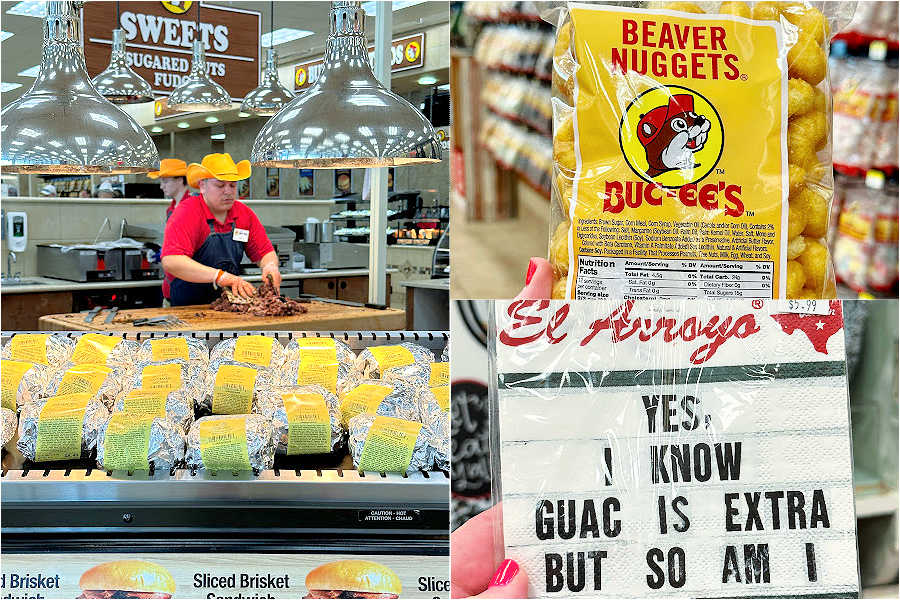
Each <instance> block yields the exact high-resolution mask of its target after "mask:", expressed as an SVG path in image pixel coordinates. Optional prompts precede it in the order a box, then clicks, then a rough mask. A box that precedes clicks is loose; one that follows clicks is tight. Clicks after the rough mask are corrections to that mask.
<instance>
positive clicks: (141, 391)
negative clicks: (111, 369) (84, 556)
mask: <svg viewBox="0 0 900 600" xmlns="http://www.w3.org/2000/svg"><path fill="white" fill-rule="evenodd" d="M167 395H168V392H165V391H161V390H152V389H146V388H135V389H133V390H131V391H129V392H128V393H127V394H125V397H124V398H123V399H122V412H127V413H135V414H145V415H150V416H153V417H160V418H162V417H165V416H166V396H167Z"/></svg>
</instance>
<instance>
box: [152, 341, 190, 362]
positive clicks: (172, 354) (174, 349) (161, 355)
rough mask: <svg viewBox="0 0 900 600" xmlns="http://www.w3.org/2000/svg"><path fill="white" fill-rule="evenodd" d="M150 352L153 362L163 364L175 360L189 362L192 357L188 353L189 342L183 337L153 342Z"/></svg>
mask: <svg viewBox="0 0 900 600" xmlns="http://www.w3.org/2000/svg"><path fill="white" fill-rule="evenodd" d="M150 352H151V354H152V357H153V362H162V361H164V360H172V359H175V358H180V359H181V360H188V359H190V357H191V355H190V352H189V351H188V344H187V340H186V339H185V338H184V337H182V336H178V337H170V338H163V339H161V340H151V341H150Z"/></svg>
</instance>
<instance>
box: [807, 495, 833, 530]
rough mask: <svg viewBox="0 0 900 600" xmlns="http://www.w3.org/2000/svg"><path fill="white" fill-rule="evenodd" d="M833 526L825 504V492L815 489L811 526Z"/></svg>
mask: <svg viewBox="0 0 900 600" xmlns="http://www.w3.org/2000/svg"><path fill="white" fill-rule="evenodd" d="M819 526H822V527H825V528H826V529H827V528H828V527H831V523H829V522H828V507H827V506H825V494H824V493H823V492H822V490H813V499H812V514H811V515H810V517H809V527H810V529H815V528H816V527H819Z"/></svg>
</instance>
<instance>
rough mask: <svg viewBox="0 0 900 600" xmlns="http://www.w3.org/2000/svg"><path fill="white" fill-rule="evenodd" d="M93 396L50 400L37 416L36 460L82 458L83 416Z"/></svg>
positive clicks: (70, 395)
mask: <svg viewBox="0 0 900 600" xmlns="http://www.w3.org/2000/svg"><path fill="white" fill-rule="evenodd" d="M90 400H91V395H90V394H83V393H82V394H66V395H60V396H54V397H52V398H48V399H47V401H46V402H45V403H44V406H42V407H41V412H40V414H39V416H38V432H37V444H36V447H35V461H36V462H47V461H52V460H74V459H77V458H80V457H81V435H82V428H83V427H84V413H85V411H86V410H87V405H88V402H90Z"/></svg>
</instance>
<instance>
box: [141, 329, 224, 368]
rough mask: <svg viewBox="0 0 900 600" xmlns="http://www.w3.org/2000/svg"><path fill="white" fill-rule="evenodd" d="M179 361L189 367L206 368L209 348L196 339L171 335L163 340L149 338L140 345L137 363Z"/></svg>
mask: <svg viewBox="0 0 900 600" xmlns="http://www.w3.org/2000/svg"><path fill="white" fill-rule="evenodd" d="M172 359H180V360H183V361H186V362H187V363H188V364H190V365H194V364H197V365H199V366H201V367H206V366H207V365H208V364H209V347H208V346H207V345H206V342H204V341H202V340H198V339H196V338H192V337H188V336H183V335H173V336H168V337H164V338H150V339H149V340H145V341H144V342H143V343H141V347H140V349H139V350H138V355H137V361H138V362H162V361H164V360H172Z"/></svg>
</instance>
